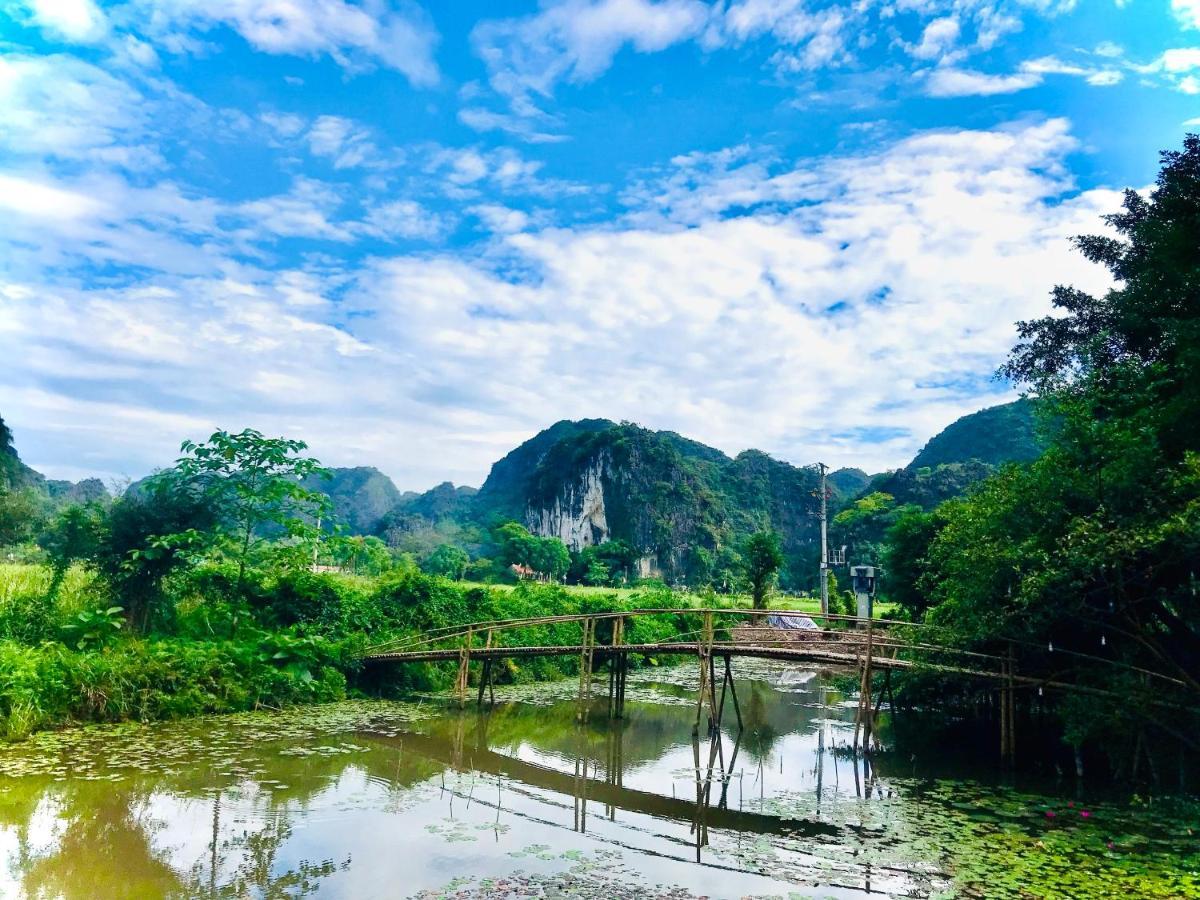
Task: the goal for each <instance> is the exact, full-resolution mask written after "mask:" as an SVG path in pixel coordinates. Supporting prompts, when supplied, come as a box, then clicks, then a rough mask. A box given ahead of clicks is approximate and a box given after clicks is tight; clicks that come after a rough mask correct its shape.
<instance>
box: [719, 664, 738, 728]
mask: <svg viewBox="0 0 1200 900" xmlns="http://www.w3.org/2000/svg"><path fill="white" fill-rule="evenodd" d="M723 658H724V660H725V674H724V675H722V676H721V702H720V703H718V704H717V727H718V728H719V727H720V725H721V720H722V719H723V718H724V717H725V689H726V688H728V689H729V695H730V696H731V697H732V698H733V711H734V713H735V714H736V715H737V723H738V731H739V732H740V731H741V730H742V727H743V726H742V707H741V705H740V704H739V703H738V696H737V687H736V686H735V685H734V683H733V669H732V668H730V665H729V654H728V653H726V654H723Z"/></svg>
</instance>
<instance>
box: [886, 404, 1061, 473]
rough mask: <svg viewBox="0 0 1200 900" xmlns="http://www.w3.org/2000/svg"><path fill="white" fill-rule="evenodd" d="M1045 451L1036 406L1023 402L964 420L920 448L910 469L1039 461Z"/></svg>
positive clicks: (970, 416)
mask: <svg viewBox="0 0 1200 900" xmlns="http://www.w3.org/2000/svg"><path fill="white" fill-rule="evenodd" d="M1045 448H1046V442H1045V440H1044V439H1043V437H1042V436H1041V435H1040V434H1039V433H1038V430H1037V421H1036V415H1035V410H1034V404H1033V401H1031V400H1026V399H1021V400H1016V401H1014V402H1012V403H1005V404H1003V405H1001V406H991V407H988V408H987V409H981V410H980V411H979V412H977V413H971V414H970V415H969V416H963V417H962V418H961V419H958V420H957V421H955V422H953V423H951V424H950V425H949V426H948V427H947V428H946V429H945V430H944V431H941V432H939V433H938V434H937V435H935V436H934V437H933V438H932V439H931V440H930V441H929V443H928V444H926V445H925V446H924V447H923V448H921V452H920V453H918V454H917V455H916V456H915V457H914V458H913V461H912V462H911V463H909V464H908V468H910V469H920V468H923V467H929V468H933V467H934V466H940V465H945V464H946V463H961V462H967V461H969V460H972V459H977V460H979V461H980V462H982V463H986V464H987V465H990V466H997V465H1000V464H1002V463H1006V462H1028V461H1029V460H1032V459H1037V458H1038V457H1039V456H1041V455H1042V451H1043V450H1044V449H1045Z"/></svg>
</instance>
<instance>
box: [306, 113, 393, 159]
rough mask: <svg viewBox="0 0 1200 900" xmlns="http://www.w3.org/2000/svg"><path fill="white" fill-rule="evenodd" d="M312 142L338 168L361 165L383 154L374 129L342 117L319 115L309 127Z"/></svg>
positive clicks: (310, 146) (318, 153)
mask: <svg viewBox="0 0 1200 900" xmlns="http://www.w3.org/2000/svg"><path fill="white" fill-rule="evenodd" d="M308 145H309V148H310V149H311V150H312V152H313V154H314V155H315V156H324V157H328V158H329V159H331V160H332V161H333V167H334V168H335V169H346V168H352V167H354V166H361V165H363V164H364V163H368V162H370V161H372V160H374V159H375V158H376V157H377V156H378V153H379V151H378V149H377V148H376V147H375V145H374V144H373V143H371V139H370V132H368V131H367V129H365V128H363V127H361V126H359V125H356V124H355V123H354V122H352V121H351V120H349V119H346V118H343V117H342V116H319V117H318V118H317V120H316V121H315V122H313V124H312V127H311V128H310V129H309V130H308Z"/></svg>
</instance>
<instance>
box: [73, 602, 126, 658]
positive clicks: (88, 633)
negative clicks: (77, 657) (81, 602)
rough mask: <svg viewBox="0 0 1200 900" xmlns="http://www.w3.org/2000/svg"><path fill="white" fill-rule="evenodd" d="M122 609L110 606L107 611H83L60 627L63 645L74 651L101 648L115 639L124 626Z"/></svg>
mask: <svg viewBox="0 0 1200 900" xmlns="http://www.w3.org/2000/svg"><path fill="white" fill-rule="evenodd" d="M123 612H124V607H121V606H110V607H108V608H107V609H95V610H85V611H84V612H81V613H78V614H77V615H76V616H75V618H73V619H71V620H70V621H69V622H67V624H66V625H64V626H63V627H62V632H63V637H64V638H65V639H66V640H65V643H67V644H69V645H71V646H73V647H74V648H75V649H76V650H91V649H94V648H96V647H102V646H103V645H104V644H107V643H108V642H109V641H110V640H111V639H112V638H114V637H116V635H117V633H118V632H120V630H121V628H122V627H123V626H124V624H125V617H124V616H123V615H122V613H123Z"/></svg>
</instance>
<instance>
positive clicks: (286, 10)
mask: <svg viewBox="0 0 1200 900" xmlns="http://www.w3.org/2000/svg"><path fill="white" fill-rule="evenodd" d="M121 13H122V15H121V20H120V23H121V25H122V26H123V27H126V28H128V29H130V30H133V31H137V32H138V33H139V34H142V35H143V36H145V37H148V38H152V39H154V40H156V41H158V42H160V43H162V44H163V45H164V46H165V47H167V48H168V49H169V50H171V51H173V52H181V51H186V50H189V49H192V48H193V47H194V46H195V42H194V41H193V40H192V39H191V38H190V33H191V32H193V31H196V32H200V33H204V32H207V31H209V30H211V29H213V28H216V27H218V26H228V27H229V28H232V29H233V30H234V31H236V32H237V33H238V34H240V35H241V36H242V37H243V38H244V39H245V40H246V41H247V42H248V43H249V44H250V45H251V46H253V47H254V48H255V49H256V50H260V51H262V52H264V53H274V54H289V55H295V56H319V55H323V54H324V55H328V56H330V57H332V58H333V59H334V60H335V61H336V62H338V63H339V64H340V65H342V66H343V67H345V68H347V69H351V70H354V69H358V68H362V67H364V66H367V65H374V64H378V65H383V66H386V67H388V68H391V69H395V70H396V71H398V72H401V73H403V74H404V75H405V76H406V77H407V78H408V80H409V81H410V82H412V83H413V84H414V85H418V86H422V87H427V86H430V85H433V84H436V83H437V81H438V78H439V73H438V68H437V64H436V63H435V62H434V58H433V51H434V48H435V47H436V45H437V43H438V34H437V31H436V30H435V29H434V27H433V24H432V22H431V21H430V19H429V16H428V15H427V14H426V13H425V12H424V11H423V10H422V9H420V8H419V7H418V6H416V5H415V4H414V3H407V2H406V3H401V4H399V5H397V4H395V3H392V2H390V0H374V2H366V3H362V4H355V3H351V2H347V0H283V2H273V3H264V2H260V0H131V2H130V4H129V5H128V6H127V7H124V8H122V9H121Z"/></svg>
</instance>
